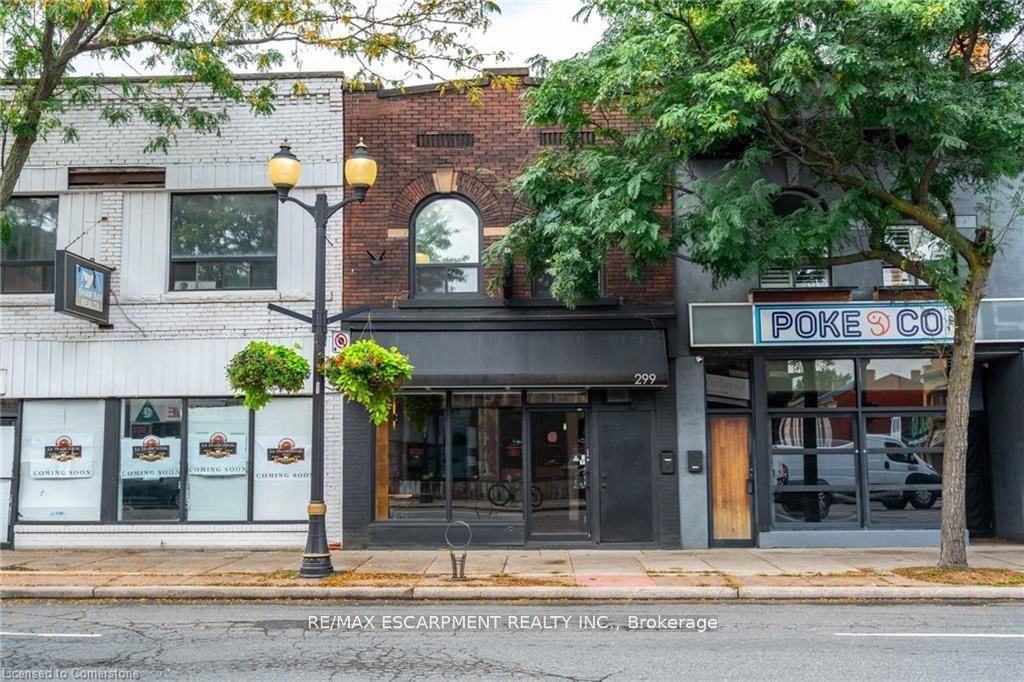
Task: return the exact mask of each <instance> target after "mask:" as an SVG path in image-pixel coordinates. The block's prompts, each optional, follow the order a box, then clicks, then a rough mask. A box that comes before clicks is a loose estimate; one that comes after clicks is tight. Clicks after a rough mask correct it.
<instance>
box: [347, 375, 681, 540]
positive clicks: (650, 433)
mask: <svg viewBox="0 0 1024 682" xmlns="http://www.w3.org/2000/svg"><path fill="white" fill-rule="evenodd" d="M632 393H633V394H634V395H632V396H630V397H629V398H628V403H626V402H621V401H623V400H624V399H623V398H622V397H621V394H620V395H616V396H614V398H613V400H614V401H617V402H611V403H609V402H608V400H607V393H606V391H605V390H601V389H590V390H589V391H587V390H585V389H578V388H565V389H553V388H551V387H538V388H537V389H536V390H521V391H514V392H506V391H502V390H497V389H491V390H490V391H485V390H483V389H479V390H466V389H453V390H438V391H432V392H419V393H411V392H406V393H404V394H403V395H404V396H415V397H424V396H431V395H433V396H438V397H440V396H444V400H445V405H446V406H447V408H446V409H445V415H446V416H445V419H444V422H445V426H444V431H445V439H444V452H445V454H444V462H445V467H444V470H445V475H444V487H443V494H444V498H445V499H444V513H443V515H439V516H435V517H434V518H388V519H381V518H378V516H377V512H378V510H379V501H378V500H377V499H376V495H379V494H380V491H381V489H382V488H386V486H382V485H381V481H380V480H379V474H378V473H377V472H378V468H377V460H376V457H377V456H378V452H379V447H380V446H379V438H380V437H381V435H380V434H381V433H382V429H380V428H377V429H374V428H371V427H367V428H366V431H367V432H368V435H369V438H368V445H369V447H368V448H366V449H365V451H368V452H370V453H372V457H371V458H372V459H373V460H374V461H373V465H372V466H370V467H369V469H370V471H369V472H368V474H369V476H368V477H369V485H368V486H367V489H368V490H369V491H371V495H370V496H369V497H368V499H367V500H366V501H367V503H368V504H367V506H369V507H371V513H370V515H369V517H367V518H366V523H367V526H366V532H367V534H368V544H370V545H414V546H438V545H439V543H441V544H443V533H444V529H445V527H446V526H447V525H448V524H449V523H450V522H452V521H465V522H467V523H469V524H470V525H471V526H472V529H473V543H474V544H475V545H476V544H482V545H523V544H528V543H529V544H540V545H544V544H557V545H559V546H574V545H580V546H591V545H593V544H601V543H604V544H607V543H609V542H611V543H616V544H615V545H614V546H625V545H637V546H653V545H663V544H668V543H673V542H678V540H676V539H675V535H674V532H673V531H674V529H673V528H672V526H671V525H670V524H666V523H665V519H666V518H671V517H677V515H678V506H677V502H676V499H677V498H676V496H675V495H667V494H666V490H665V486H666V483H668V484H669V485H671V488H672V489H673V490H674V489H675V480H676V479H675V472H672V473H670V474H669V473H662V472H661V471H660V470H658V469H657V457H656V448H654V447H653V440H654V439H655V437H656V435H655V427H656V424H655V422H656V420H657V419H658V415H657V414H656V412H660V409H662V408H659V407H658V406H656V405H655V402H656V400H655V395H654V394H656V393H660V391H650V390H640V391H632ZM538 394H539V395H554V396H558V395H572V394H576V395H579V394H588V395H589V399H588V400H587V402H585V403H580V402H558V401H557V398H556V401H546V402H544V401H539V400H537V399H535V398H534V396H536V395H538ZM637 394H638V395H637ZM460 395H464V396H479V395H504V396H509V395H515V396H516V397H518V398H519V400H518V401H517V403H518V405H520V406H521V407H516V408H512V409H516V410H517V411H518V412H519V414H518V421H519V433H520V434H521V439H520V444H521V447H522V454H521V457H522V465H521V478H513V479H512V480H508V481H474V480H469V479H466V478H464V477H460V476H457V475H456V473H457V470H458V469H459V467H458V462H457V458H456V457H455V456H454V454H453V453H454V452H455V450H456V449H457V447H458V440H457V439H455V438H453V435H452V434H453V427H452V425H453V422H454V421H455V419H454V417H453V415H452V413H453V411H457V410H459V409H464V408H459V407H452V406H453V405H457V404H458V397H459V396H460ZM399 400H401V397H400V398H399ZM347 409H350V410H351V411H349V412H347V413H346V429H347V430H348V429H349V428H350V422H348V419H350V418H353V417H354V418H359V419H362V420H363V421H365V420H366V417H365V415H364V414H362V413H361V412H360V411H359V410H358V408H352V407H351V406H349V407H348V408H347ZM563 415H565V416H567V415H578V416H579V418H580V419H579V420H580V421H582V422H584V423H585V426H584V427H583V428H581V429H580V432H579V436H578V442H579V443H580V448H579V450H577V451H576V454H577V455H580V456H582V458H583V459H581V460H580V461H581V463H583V464H585V466H583V467H574V468H573V467H572V465H571V464H570V465H569V466H568V467H567V468H570V469H571V471H570V472H569V473H567V474H566V475H565V476H564V477H559V476H558V475H557V474H555V475H554V476H552V474H551V473H550V472H551V469H552V467H551V466H547V467H545V466H544V465H543V463H542V462H539V461H538V460H539V459H540V452H539V448H538V446H537V441H538V440H541V439H540V438H539V436H541V435H543V434H539V433H538V421H537V420H535V419H534V417H537V416H552V417H557V416H563ZM662 419H664V417H662ZM631 422H637V423H639V424H641V425H642V426H641V430H643V431H644V433H642V434H636V433H633V434H630V433H629V432H628V431H625V430H626V429H629V427H630V425H631ZM602 425H604V428H605V431H606V433H616V434H620V435H622V434H625V436H627V437H629V438H630V439H631V440H632V441H633V442H634V443H635V444H634V445H633V447H632V448H630V449H629V451H628V452H627V451H626V450H624V449H616V450H615V453H616V454H618V453H619V452H622V453H623V454H624V457H625V458H626V459H629V460H630V461H631V462H632V463H633V465H634V466H638V468H639V467H642V470H633V471H631V472H630V474H631V475H630V476H629V477H623V476H622V475H621V473H622V472H621V469H622V463H621V459H622V458H621V457H620V458H617V459H618V463H619V468H618V469H617V470H616V471H606V470H604V469H602V464H604V465H605V468H606V469H610V468H611V467H613V466H614V465H615V463H616V462H617V459H616V458H615V457H614V456H613V454H612V451H613V448H615V444H614V443H611V441H609V440H607V439H605V440H604V441H603V442H604V444H605V451H606V453H608V454H606V455H605V456H604V457H603V458H602V455H601V444H602V438H601V437H600V436H599V435H598V434H599V431H600V430H601V429H602ZM634 426H635V424H634ZM569 428H570V431H571V426H570V427H569ZM352 430H355V429H352ZM635 431H636V429H634V432H635ZM384 432H385V433H386V431H384ZM350 433H351V431H348V433H347V434H346V437H347V438H348V437H349V434H350ZM637 435H639V438H636V436H637ZM636 443H640V444H636ZM349 444H350V446H351V440H350V441H349ZM360 450H363V448H360ZM346 451H347V452H348V453H349V454H350V456H351V454H352V452H353V451H352V449H350V448H346ZM661 451H662V452H664V451H666V449H665V448H662V450H661ZM638 453H643V454H646V457H644V456H642V455H641V456H635V458H634V455H637V454H638ZM349 463H350V464H351V462H349ZM538 470H541V471H544V470H546V471H547V472H548V475H547V476H544V475H538ZM626 482H628V483H629V484H630V487H631V488H632V490H631V492H630V493H628V497H629V500H628V501H627V500H626V499H625V497H624V496H623V494H622V493H621V492H620V493H619V494H618V496H617V497H616V493H615V492H614V491H615V489H616V488H621V487H622V485H623V484H624V483H626ZM574 484H577V485H578V486H579V487H577V488H574V487H573V486H574ZM460 486H465V488H472V487H478V488H479V492H478V493H477V494H476V495H475V497H474V495H473V494H469V495H467V494H466V492H465V488H464V489H462V490H460ZM609 486H610V488H609ZM501 490H505V491H507V492H502V493H501V497H508V498H509V499H510V502H511V504H510V505H509V506H514V507H515V509H516V510H517V514H516V516H515V517H514V518H513V517H509V516H507V515H506V516H504V517H503V518H501V519H500V520H489V519H488V518H487V514H486V512H485V513H483V514H479V513H478V514H476V516H474V515H473V513H472V511H471V509H470V507H471V505H470V504H469V503H470V502H471V500H472V499H477V500H479V501H481V502H483V503H484V504H485V505H486V504H487V501H488V500H490V501H492V502H493V500H494V499H495V498H497V497H499V495H498V494H497V492H498V491H501ZM566 490H568V493H569V496H568V497H560V495H565V491H566ZM638 493H641V494H638ZM350 494H351V493H349V491H348V489H346V494H345V496H344V498H343V499H345V500H346V501H348V502H349V503H350V504H349V505H347V506H346V516H347V515H348V514H349V513H350V510H351V508H352V506H353V505H352V504H351V502H352V500H351V499H349V495H350ZM413 494H414V495H419V494H420V493H419V492H418V491H417V492H416V493H413ZM573 494H578V495H580V497H581V498H582V499H583V500H584V501H585V508H581V509H579V511H580V512H582V513H583V514H585V517H584V518H581V519H580V525H579V529H578V530H573V529H571V528H568V529H567V528H565V527H564V526H565V525H566V524H565V523H564V521H565V519H564V516H565V507H564V506H562V505H564V504H565V503H566V502H567V501H569V504H572V502H571V499H572V495H573ZM624 502H625V503H626V504H628V506H629V513H628V514H627V515H623V513H624V509H623V506H624ZM453 503H455V504H461V505H464V506H463V507H460V506H454V507H453ZM504 504H505V503H502V505H503V507H502V508H503V510H504V509H506V508H505V507H504ZM578 506H581V507H582V506H583V505H578ZM552 508H553V509H552ZM551 511H553V513H554V515H555V516H556V518H555V519H547V520H546V522H545V523H541V522H540V518H541V517H540V515H541V514H547V513H549V512H551ZM602 517H604V519H605V521H604V527H602ZM559 526H561V527H559ZM552 527H554V530H552ZM676 527H677V526H676ZM675 532H677V531H675ZM349 534H351V533H349ZM350 542H351V540H346V544H349V543H350ZM618 543H624V544H618Z"/></svg>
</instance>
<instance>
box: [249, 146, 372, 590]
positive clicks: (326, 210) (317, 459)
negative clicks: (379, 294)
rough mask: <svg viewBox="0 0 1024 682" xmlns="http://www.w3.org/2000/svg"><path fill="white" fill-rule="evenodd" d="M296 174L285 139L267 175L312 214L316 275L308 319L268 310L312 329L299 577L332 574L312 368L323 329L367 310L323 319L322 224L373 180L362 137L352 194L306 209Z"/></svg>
mask: <svg viewBox="0 0 1024 682" xmlns="http://www.w3.org/2000/svg"><path fill="white" fill-rule="evenodd" d="M301 170H302V167H301V164H300V163H299V160H298V159H297V158H296V157H295V155H294V154H292V152H291V147H289V146H288V143H287V140H286V141H285V143H284V144H282V145H281V149H280V150H279V151H278V152H277V153H276V154H274V156H273V157H272V158H271V159H270V162H269V163H268V164H267V175H268V176H269V178H270V182H271V184H273V185H274V187H276V188H277V198H278V200H279V201H280V202H281V203H282V204H283V203H285V202H286V201H290V202H292V203H293V204H298V205H299V206H301V207H302V208H303V209H304V210H305V211H306V213H308V214H310V215H311V216H313V221H314V223H315V225H316V272H315V274H314V282H313V285H314V287H315V294H314V296H313V311H312V315H303V314H301V313H297V312H295V311H293V310H288V309H287V308H283V307H281V306H278V305H274V304H273V303H271V304H269V306H268V307H269V308H270V309H271V310H274V311H276V312H279V313H283V314H285V315H289V316H291V317H294V318H296V319H298V320H302V321H303V322H306V323H307V324H309V325H310V326H311V327H312V329H313V442H312V453H311V456H310V466H311V468H312V473H311V476H310V486H309V488H310V490H309V508H308V512H309V530H308V531H307V535H306V549H305V551H304V552H303V553H302V566H301V568H300V569H299V575H300V576H301V577H303V578H323V577H325V576H328V575H330V574H331V573H332V572H333V571H334V567H333V566H331V553H330V550H329V549H328V547H327V523H326V520H325V516H326V514H327V505H326V503H325V502H324V376H323V374H321V373H320V372H319V371H317V367H318V366H319V365H320V364H321V363H322V362H323V357H324V352H325V349H326V345H327V326H328V325H329V324H331V323H333V322H337V321H339V320H342V319H345V318H347V317H351V316H352V315H355V314H358V313H360V312H363V311H364V310H366V309H367V306H363V307H361V308H358V309H355V310H350V311H346V312H341V313H338V314H336V315H332V316H330V317H328V316H327V303H326V298H327V296H326V291H325V290H326V287H327V282H326V275H327V272H326V271H327V221H328V220H330V218H331V216H333V215H334V214H335V213H337V212H338V211H339V210H341V208H342V207H344V206H347V205H349V204H351V203H354V202H357V201H359V202H361V201H363V200H364V199H365V198H366V191H367V190H368V189H370V186H371V185H373V182H374V180H376V179H377V162H376V161H374V160H373V159H372V158H371V157H370V155H369V153H368V152H367V150H366V145H365V144H363V141H362V139H360V140H359V144H357V145H356V150H355V152H354V153H353V154H352V156H351V157H349V158H348V160H347V161H345V181H346V182H347V183H348V184H349V186H351V187H352V196H351V197H349V198H347V199H343V200H342V201H339V202H338V203H336V204H328V203H327V194H325V193H324V192H317V195H316V202H315V203H314V204H313V205H312V206H311V205H309V204H307V203H305V202H303V201H300V200H298V199H296V198H294V197H291V196H288V193H289V192H290V191H291V189H292V188H293V187H295V185H297V184H298V182H299V174H300V172H301Z"/></svg>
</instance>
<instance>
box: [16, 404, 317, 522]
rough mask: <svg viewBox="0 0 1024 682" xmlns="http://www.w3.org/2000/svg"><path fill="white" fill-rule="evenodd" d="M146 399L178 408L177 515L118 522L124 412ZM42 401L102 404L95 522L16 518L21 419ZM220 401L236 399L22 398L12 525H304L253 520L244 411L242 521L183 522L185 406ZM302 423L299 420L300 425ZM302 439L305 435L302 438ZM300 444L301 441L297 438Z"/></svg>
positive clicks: (252, 464) (250, 447)
mask: <svg viewBox="0 0 1024 682" xmlns="http://www.w3.org/2000/svg"><path fill="white" fill-rule="evenodd" d="M149 400H162V401H172V402H173V401H177V402H178V403H179V404H180V406H181V415H180V423H181V426H180V432H181V437H180V449H181V452H180V465H179V472H178V476H177V478H178V488H177V493H178V494H176V495H175V504H176V506H177V511H176V514H175V518H159V519H151V520H142V519H124V520H120V519H119V518H118V515H119V510H120V507H121V504H122V499H121V491H120V486H121V485H122V483H123V481H122V478H121V455H122V452H121V447H122V441H123V440H124V439H125V438H127V436H126V435H125V433H126V428H127V427H128V426H129V425H130V423H131V422H132V420H131V416H130V414H129V411H130V408H129V406H130V405H131V403H133V402H143V401H147V402H148V401H149ZM277 400H280V401H304V402H306V403H308V402H309V398H307V397H301V396H299V397H283V398H278V399H277ZM43 402H51V403H52V402H65V403H76V402H78V403H82V402H92V403H98V402H102V411H103V419H102V425H101V426H100V428H99V429H98V431H102V434H103V447H102V464H101V466H100V468H99V475H100V478H101V480H100V483H99V489H100V499H99V518H98V519H96V520H66V519H61V518H55V519H52V520H44V519H22V518H20V509H19V497H20V493H22V491H21V487H22V486H21V485H20V483H21V478H22V473H23V465H24V464H25V462H23V461H22V460H23V445H22V440H23V431H24V430H25V429H26V428H31V426H32V425H31V424H28V423H26V421H25V408H26V406H27V405H30V404H32V403H43ZM193 402H194V403H197V404H201V403H211V402H216V403H222V404H224V405H240V401H238V400H236V399H234V398H230V397H220V398H217V397H201V398H183V397H162V398H155V397H145V396H140V397H133V398H106V399H78V398H75V399H70V398H69V399H64V400H56V401H55V400H47V399H39V400H36V399H27V400H20V401H18V416H17V419H16V422H15V424H16V437H15V445H14V453H13V454H14V485H13V491H12V504H11V506H12V510H11V511H12V524H14V525H21V526H53V525H59V526H66V525H80V526H100V525H102V526H159V525H166V524H182V525H188V526H202V525H208V526H209V525H224V524H246V525H259V524H272V525H273V524H282V523H304V522H305V519H303V518H301V516H296V517H290V518H274V519H257V518H255V516H256V509H255V503H256V501H255V495H254V489H255V478H256V472H257V468H258V467H257V466H256V459H255V458H256V440H257V438H256V434H257V430H256V418H257V415H256V413H255V412H254V411H252V410H246V413H247V416H246V429H247V432H246V433H247V436H246V450H245V453H244V456H245V458H246V460H245V461H246V474H245V477H246V482H245V486H246V493H245V495H246V504H245V507H246V509H245V518H237V519H230V518H223V519H217V518H214V519H203V520H195V519H189V518H188V509H187V501H186V500H187V492H186V491H187V490H188V487H187V486H188V483H189V476H188V468H189V465H188V460H189V449H190V447H189V445H190V443H189V439H190V434H189V427H188V419H189V408H190V404H191V403H193ZM302 423H303V424H305V421H303V422H302ZM307 438H308V437H307ZM300 440H301V439H300ZM308 486H309V484H308V478H306V479H305V480H304V481H303V490H302V499H301V502H302V505H301V506H302V507H304V505H305V502H306V498H307V497H308Z"/></svg>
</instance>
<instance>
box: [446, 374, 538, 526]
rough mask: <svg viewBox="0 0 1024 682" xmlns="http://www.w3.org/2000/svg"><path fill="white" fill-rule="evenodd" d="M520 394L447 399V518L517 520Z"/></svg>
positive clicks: (520, 502) (520, 477)
mask: <svg viewBox="0 0 1024 682" xmlns="http://www.w3.org/2000/svg"><path fill="white" fill-rule="evenodd" d="M522 417H523V413H522V405H521V396H520V394H519V393H472V394H467V393H454V394H453V395H452V517H453V518H478V519H487V518H496V517H516V518H521V517H522V513H523V498H524V495H523V485H522V481H523V437H522V424H523V421H522Z"/></svg>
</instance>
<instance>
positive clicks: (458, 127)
mask: <svg viewBox="0 0 1024 682" xmlns="http://www.w3.org/2000/svg"><path fill="white" fill-rule="evenodd" d="M522 75H525V72H523V74H522ZM527 87H531V86H530V85H529V84H525V83H523V82H521V83H520V84H519V85H518V86H517V87H515V88H513V89H512V91H511V92H506V91H505V90H500V89H496V90H491V89H489V88H486V89H485V93H484V96H483V105H482V106H476V105H474V104H472V103H470V102H468V101H467V100H466V97H465V96H464V95H462V94H459V93H456V92H450V93H447V94H445V95H443V96H441V95H439V94H438V93H437V92H436V91H432V92H423V91H415V92H406V93H402V94H398V93H394V92H377V91H374V90H367V91H365V92H354V93H346V95H345V100H344V117H345V120H344V125H345V148H346V150H350V149H353V148H354V147H355V145H356V143H357V142H358V141H359V139H360V138H363V139H364V140H365V142H366V144H367V146H368V147H369V150H370V154H371V155H372V156H373V157H374V158H375V159H376V160H377V164H378V176H377V184H375V185H374V186H373V188H372V189H371V190H370V192H369V194H368V196H367V199H366V201H365V202H364V203H362V204H357V205H355V206H352V207H350V208H348V209H346V210H345V236H344V247H343V248H344V261H343V263H344V280H343V282H344V284H343V286H344V307H345V308H350V307H353V306H357V305H361V304H364V303H370V304H372V305H374V306H392V305H395V304H397V303H398V302H399V301H404V300H407V299H409V298H410V295H409V285H410V275H409V267H410V253H409V248H410V227H411V219H412V216H413V212H414V211H415V209H416V207H417V206H418V205H419V204H420V203H421V202H422V201H423V200H424V199H426V198H427V197H429V196H431V195H434V194H442V193H447V192H454V193H457V194H459V195H462V197H464V198H466V199H468V200H470V201H471V202H472V203H473V204H475V205H476V207H477V209H478V210H479V212H480V215H481V217H482V220H483V247H484V248H486V247H488V246H490V245H491V244H493V243H494V242H496V241H497V240H498V239H500V238H501V236H502V235H503V234H504V232H505V229H506V228H507V226H508V225H509V224H510V223H512V222H513V221H515V220H516V219H518V218H519V217H521V216H522V215H523V213H524V207H522V206H520V205H518V204H517V202H516V201H515V199H514V197H513V196H512V194H511V193H510V192H509V191H508V190H507V185H508V183H509V182H510V181H511V180H512V179H514V178H515V177H516V176H517V175H518V174H519V172H520V170H521V169H522V168H523V167H524V166H525V165H526V164H527V163H529V161H530V159H531V157H532V155H533V154H534V152H535V151H536V150H537V149H538V148H539V146H540V136H539V133H540V131H539V130H537V129H536V128H528V127H526V125H525V124H524V122H523V101H522V95H523V91H524V89H525V88H527ZM437 133H468V134H470V135H472V142H473V143H472V145H471V146H458V147H455V146H452V147H427V146H417V135H424V134H437ZM457 142H461V143H462V144H465V143H466V139H465V138H463V139H461V140H458V141H457ZM367 252H370V253H372V254H373V255H374V256H375V257H377V256H380V254H381V252H384V256H383V258H382V259H381V260H379V261H378V262H374V261H373V260H372V259H371V257H370V255H369V254H368V253H367ZM608 261H609V262H608V265H607V269H606V278H605V281H606V285H605V290H606V293H607V295H608V296H612V297H615V298H618V299H620V300H621V301H622V303H623V304H625V305H632V306H651V305H671V303H672V295H673V284H672V283H673V264H672V263H667V264H664V265H660V266H656V267H652V268H649V269H648V272H647V273H646V277H645V278H644V281H642V282H632V281H630V280H629V278H628V277H627V276H626V265H627V259H626V258H625V257H624V256H623V255H622V254H610V255H609V258H608ZM493 274H494V273H493V272H492V271H487V272H486V273H485V274H484V277H485V279H484V284H483V287H482V288H483V289H486V284H487V282H488V281H489V280H490V278H491V277H492V275H493ZM511 284H512V292H513V297H514V298H529V297H530V295H531V282H530V281H529V280H528V278H527V277H526V274H525V267H524V266H522V265H517V266H516V268H515V272H514V275H513V278H512V282H511ZM499 296H500V294H499Z"/></svg>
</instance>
